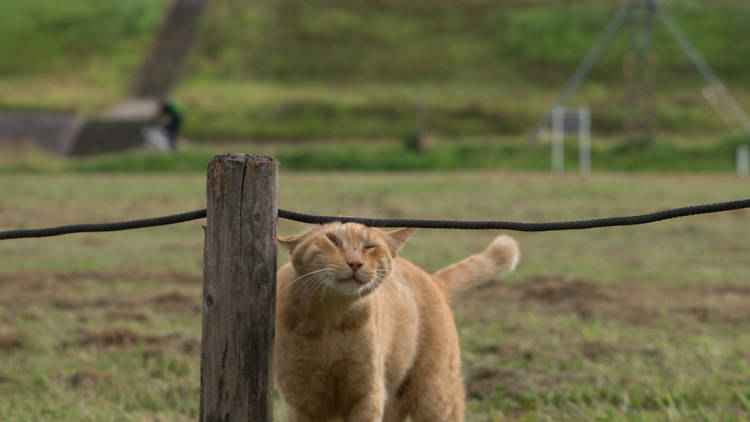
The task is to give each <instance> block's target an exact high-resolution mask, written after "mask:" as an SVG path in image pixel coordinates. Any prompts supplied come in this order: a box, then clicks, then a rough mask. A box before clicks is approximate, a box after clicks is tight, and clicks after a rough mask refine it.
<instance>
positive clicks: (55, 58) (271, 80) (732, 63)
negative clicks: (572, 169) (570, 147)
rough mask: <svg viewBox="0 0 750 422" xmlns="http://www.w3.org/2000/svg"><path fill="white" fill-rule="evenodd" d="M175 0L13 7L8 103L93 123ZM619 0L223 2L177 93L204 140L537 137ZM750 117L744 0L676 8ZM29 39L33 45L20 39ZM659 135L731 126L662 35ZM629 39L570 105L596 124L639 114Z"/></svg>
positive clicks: (658, 43)
mask: <svg viewBox="0 0 750 422" xmlns="http://www.w3.org/2000/svg"><path fill="white" fill-rule="evenodd" d="M165 5H166V2H165V1H144V0H138V1H130V2H126V3H123V4H119V3H109V2H104V3H101V2H93V3H92V2H91V1H88V0H70V1H66V2H58V3H49V2H40V1H29V2H13V4H11V5H8V6H7V8H8V12H7V13H5V14H4V15H3V16H0V28H1V29H0V35H3V36H2V37H0V56H2V57H6V58H10V59H9V60H4V61H3V63H0V77H1V78H0V107H3V108H44V109H53V110H68V111H75V112H81V113H85V114H92V113H97V112H99V111H101V110H102V109H104V108H107V107H109V106H111V105H113V104H116V103H117V102H118V101H120V100H122V99H123V98H124V97H125V92H126V90H127V88H128V86H129V84H130V81H131V79H132V75H133V72H134V71H135V69H136V68H137V66H138V64H139V62H140V60H141V57H142V56H143V55H144V54H145V52H146V50H147V48H148V45H149V42H150V39H151V37H152V36H153V34H154V31H155V29H156V27H157V25H158V21H159V19H160V16H161V14H162V13H163V10H164V8H165ZM615 7H616V4H615V2H597V3H592V2H588V1H570V2H569V1H560V0H555V1H537V2H534V3H528V2H519V1H507V2H502V3H500V4H498V3H496V2H484V3H453V2H442V3H440V4H434V2H431V1H426V0H420V1H417V2H409V4H403V3H402V2H397V1H393V0H387V1H381V2H377V3H370V2H354V3H352V2H345V3H342V2H341V1H339V0H326V1H323V2H317V3H316V4H315V5H314V6H313V5H308V4H307V3H305V2H301V1H298V0H287V1H284V2H277V3H267V4H266V3H262V2H253V3H252V4H247V2H244V1H241V0H216V1H214V2H212V5H211V7H210V8H209V9H208V11H207V13H206V16H205V19H204V21H203V29H202V31H201V33H200V35H199V37H198V42H197V45H196V49H195V51H194V54H193V55H192V56H191V58H190V62H189V64H188V66H187V69H186V71H185V74H184V80H183V83H182V84H181V85H180V86H178V87H177V89H176V91H175V92H174V96H175V97H176V98H177V99H179V100H181V101H183V102H184V103H185V104H186V105H187V107H186V111H187V114H186V131H187V133H188V134H189V135H191V136H194V137H199V138H216V137H219V138H222V137H224V138H243V139H247V138H253V139H330V138H336V139H345V138H353V137H357V138H361V137H366V138H380V137H393V136H400V135H401V134H403V133H404V132H405V131H408V130H411V129H412V128H413V126H414V120H415V117H416V109H417V106H418V105H419V104H420V103H424V104H425V105H426V107H427V109H428V127H429V128H430V129H431V130H432V131H433V132H434V133H437V134H440V135H443V136H447V137H460V136H470V135H483V134H488V133H489V134H523V133H526V132H527V131H528V130H529V129H530V127H531V125H532V124H533V123H534V122H535V120H536V119H537V118H538V117H539V115H540V114H541V113H542V112H543V111H545V110H546V108H547V107H548V106H550V105H551V104H552V103H553V102H554V99H555V97H556V95H557V92H558V90H559V88H560V87H561V85H562V83H563V82H564V81H565V79H566V78H567V77H568V76H569V75H570V74H571V73H572V71H573V70H574V69H575V67H576V66H577V65H578V63H579V61H580V60H581V58H582V57H583V55H585V53H586V52H587V51H588V49H589V48H590V47H591V45H592V44H593V43H594V41H595V40H596V38H597V37H598V34H599V32H600V31H601V29H602V28H603V27H604V25H605V23H606V22H607V20H608V19H609V17H610V15H611V14H612V12H613V11H614V9H615ZM664 7H665V8H666V9H667V10H668V11H669V12H670V13H671V14H673V15H674V17H675V19H676V20H677V21H678V22H679V23H680V24H681V25H682V26H683V27H684V29H685V31H686V32H687V33H688V35H689V36H690V37H691V39H692V40H693V42H694V43H695V45H696V47H697V48H698V49H699V50H700V51H702V52H703V54H704V55H705V56H706V59H707V60H708V61H709V63H711V64H712V66H713V67H714V68H715V70H716V72H717V73H718V74H719V75H720V76H721V77H722V78H724V79H725V81H726V82H727V84H728V86H729V87H730V89H731V90H732V91H733V92H734V93H735V94H736V95H737V96H738V99H739V102H740V103H741V104H742V105H743V106H744V107H745V108H746V109H747V108H748V107H750V96H749V95H747V94H746V93H747V77H746V73H747V72H746V71H747V68H748V64H749V63H748V59H747V58H748V57H750V50H749V49H750V47H749V44H748V43H743V42H736V40H742V39H744V37H745V26H746V25H745V23H746V21H747V20H748V16H750V6H748V4H746V3H744V2H738V1H736V0H722V1H720V2H710V4H709V3H708V2H705V1H689V2H681V3H680V5H679V7H678V6H676V5H668V4H666V5H664ZM17 40H24V42H23V43H20V42H17ZM654 41H655V43H654V45H655V53H656V55H657V62H658V65H657V73H656V86H657V87H658V89H657V104H658V112H657V117H658V124H659V128H660V129H661V130H663V131H664V132H666V133H678V134H681V136H691V135H692V134H695V133H699V132H702V133H709V132H711V133H716V132H718V131H722V130H724V126H723V124H722V121H721V120H720V119H719V118H718V117H717V116H716V115H715V114H714V113H713V111H711V109H710V107H708V105H707V104H706V103H705V101H704V100H703V98H702V97H701V94H700V88H701V87H702V86H703V85H704V84H705V83H704V81H703V80H702V79H701V78H700V77H699V76H698V75H697V72H695V71H694V69H692V68H691V65H690V63H689V62H688V60H687V59H686V57H685V56H684V55H683V54H682V53H681V52H680V50H679V48H678V47H677V45H676V44H675V43H674V42H673V41H672V40H671V39H670V38H669V37H668V36H667V34H666V33H665V32H664V29H663V28H661V26H658V25H657V27H656V30H655V33H654ZM627 44H628V37H627V31H622V32H621V33H620V35H619V36H618V37H617V38H616V39H615V40H614V42H613V45H612V46H611V48H609V49H608V50H607V52H606V54H605V55H604V56H603V57H602V60H601V61H600V63H598V64H597V66H596V67H595V68H594V70H593V74H592V75H591V78H590V80H589V81H587V83H586V84H584V85H583V86H582V87H581V90H580V92H579V93H578V94H576V95H575V96H574V97H573V98H572V103H574V104H588V105H590V106H591V107H592V110H593V118H594V123H593V127H594V130H595V131H597V132H599V133H602V134H612V133H617V132H620V131H621V128H622V121H623V118H624V117H625V116H626V114H627V108H626V100H625V99H626V96H627V92H626V89H625V87H624V83H623V82H622V79H623V77H622V73H623V65H622V56H623V54H624V52H625V51H626V50H627Z"/></svg>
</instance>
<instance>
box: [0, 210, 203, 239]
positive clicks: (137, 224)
mask: <svg viewBox="0 0 750 422" xmlns="http://www.w3.org/2000/svg"><path fill="white" fill-rule="evenodd" d="M199 218H206V210H205V209H202V210H196V211H190V212H185V213H182V214H174V215H167V216H164V217H156V218H144V219H142V220H130V221H121V222H118V223H100V224H73V225H71V226H60V227H48V228H45V229H29V230H10V231H5V232H0V240H3V239H20V238H25V237H48V236H59V235H61V234H69V233H83V232H113V231H118V230H130V229H140V228H142V227H154V226H164V225H167V224H175V223H182V222H185V221H190V220H197V219H199Z"/></svg>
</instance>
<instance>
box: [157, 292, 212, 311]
mask: <svg viewBox="0 0 750 422" xmlns="http://www.w3.org/2000/svg"><path fill="white" fill-rule="evenodd" d="M150 303H151V306H152V307H153V308H154V309H155V310H157V311H168V312H169V311H171V312H183V311H197V312H200V310H201V297H200V296H199V295H186V294H183V293H180V292H176V291H174V292H169V293H165V294H161V295H157V296H154V297H152V298H151V299H150Z"/></svg>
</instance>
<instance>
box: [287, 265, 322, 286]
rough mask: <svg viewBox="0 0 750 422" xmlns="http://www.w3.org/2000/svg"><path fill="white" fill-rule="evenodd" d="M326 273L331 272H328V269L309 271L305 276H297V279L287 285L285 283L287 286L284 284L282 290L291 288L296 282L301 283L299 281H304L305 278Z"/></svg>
mask: <svg viewBox="0 0 750 422" xmlns="http://www.w3.org/2000/svg"><path fill="white" fill-rule="evenodd" d="M328 271H331V270H330V269H328V268H321V269H319V270H313V271H309V272H307V273H305V274H302V275H301V276H299V277H297V278H295V279H293V280H292V281H290V282H288V283H287V284H286V285H285V286H284V287H283V288H284V289H286V288H289V287H291V286H292V285H293V284H295V283H297V282H299V281H301V280H304V279H306V278H307V277H312V276H314V275H320V274H321V273H324V272H328Z"/></svg>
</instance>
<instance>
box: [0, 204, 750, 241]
mask: <svg viewBox="0 0 750 422" xmlns="http://www.w3.org/2000/svg"><path fill="white" fill-rule="evenodd" d="M742 208H750V199H741V200H737V201H729V202H719V203H715V204H705V205H694V206H690V207H682V208H673V209H669V210H664V211H657V212H652V213H648V214H640V215H633V216H628V217H612V218H597V219H593V220H579V221H559V222H552V223H519V222H514V221H456V220H411V219H379V218H357V217H339V216H322V215H311V214H302V213H298V212H294V211H287V210H282V209H280V210H279V218H284V219H287V220H293V221H298V222H301V223H310V224H325V223H331V222H334V221H340V222H342V223H348V222H352V223H360V224H364V225H366V226H372V227H417V228H425V229H461V230H487V229H497V230H514V231H525V232H542V231H554V230H581V229H592V228H596V227H612V226H632V225H636V224H646V223H653V222H656V221H662V220H667V219H670V218H677V217H686V216H689V215H697V214H708V213H714V212H720V211H730V210H738V209H742ZM205 217H206V210H205V209H202V210H196V211H190V212H186V213H182V214H174V215H167V216H164V217H156V218H146V219H142V220H131V221H122V222H117V223H101V224H75V225H71V226H60V227H50V228H44V229H30V230H10V231H4V232H0V240H3V239H19V238H28V237H46V236H58V235H61V234H68V233H82V232H105V231H117V230H129V229H137V228H142V227H153V226H163V225H167V224H175V223H182V222H185V221H190V220H197V219H199V218H205Z"/></svg>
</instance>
